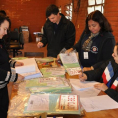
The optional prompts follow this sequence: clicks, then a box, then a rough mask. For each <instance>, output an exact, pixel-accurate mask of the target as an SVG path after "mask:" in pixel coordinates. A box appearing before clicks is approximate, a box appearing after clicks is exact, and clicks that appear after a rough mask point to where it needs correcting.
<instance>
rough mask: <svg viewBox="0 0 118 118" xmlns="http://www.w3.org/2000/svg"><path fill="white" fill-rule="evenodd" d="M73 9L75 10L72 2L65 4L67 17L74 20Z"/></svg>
mask: <svg viewBox="0 0 118 118" xmlns="http://www.w3.org/2000/svg"><path fill="white" fill-rule="evenodd" d="M72 10H73V5H72V3H71V4H67V5H65V13H66V14H65V17H66V18H67V19H69V20H70V21H71V20H72Z"/></svg>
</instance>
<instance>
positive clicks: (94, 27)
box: [88, 20, 101, 34]
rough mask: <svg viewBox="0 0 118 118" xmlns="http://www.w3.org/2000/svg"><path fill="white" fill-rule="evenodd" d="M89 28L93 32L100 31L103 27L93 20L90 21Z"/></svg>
mask: <svg viewBox="0 0 118 118" xmlns="http://www.w3.org/2000/svg"><path fill="white" fill-rule="evenodd" d="M88 28H89V30H90V31H91V32H92V33H93V34H97V33H99V31H100V29H101V27H100V25H99V23H98V22H95V21H93V20H89V21H88Z"/></svg>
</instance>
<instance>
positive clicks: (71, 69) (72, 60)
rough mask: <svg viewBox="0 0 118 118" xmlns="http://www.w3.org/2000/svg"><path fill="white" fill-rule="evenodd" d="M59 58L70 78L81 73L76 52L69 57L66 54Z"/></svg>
mask: <svg viewBox="0 0 118 118" xmlns="http://www.w3.org/2000/svg"><path fill="white" fill-rule="evenodd" d="M59 56H60V59H61V61H62V63H63V65H64V67H65V69H66V70H67V72H68V74H69V75H70V76H72V75H78V74H79V73H80V71H81V67H80V64H79V62H78V58H77V55H76V53H75V52H72V53H70V54H69V55H67V54H65V53H60V54H59Z"/></svg>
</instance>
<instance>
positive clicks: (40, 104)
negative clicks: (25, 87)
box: [27, 94, 49, 111]
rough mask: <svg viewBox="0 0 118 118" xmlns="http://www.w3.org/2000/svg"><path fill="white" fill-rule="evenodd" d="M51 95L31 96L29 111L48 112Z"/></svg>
mask: <svg viewBox="0 0 118 118" xmlns="http://www.w3.org/2000/svg"><path fill="white" fill-rule="evenodd" d="M48 110H49V95H48V94H46V95H45V94H42V95H41V94H31V95H30V99H29V101H28V106H27V111H48Z"/></svg>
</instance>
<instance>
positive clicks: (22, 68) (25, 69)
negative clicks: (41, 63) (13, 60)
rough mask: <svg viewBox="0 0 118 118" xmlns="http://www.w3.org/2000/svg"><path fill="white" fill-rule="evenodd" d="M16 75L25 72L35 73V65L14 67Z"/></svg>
mask: <svg viewBox="0 0 118 118" xmlns="http://www.w3.org/2000/svg"><path fill="white" fill-rule="evenodd" d="M15 70H16V73H19V74H22V73H27V72H35V71H36V68H35V65H26V66H18V67H15Z"/></svg>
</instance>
